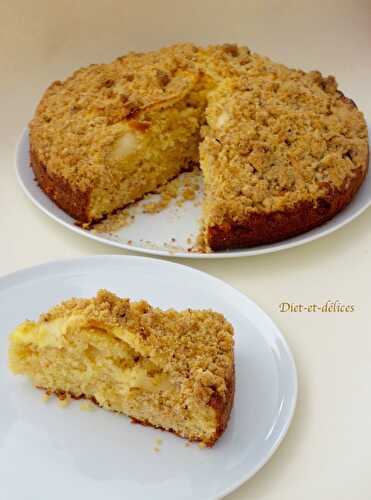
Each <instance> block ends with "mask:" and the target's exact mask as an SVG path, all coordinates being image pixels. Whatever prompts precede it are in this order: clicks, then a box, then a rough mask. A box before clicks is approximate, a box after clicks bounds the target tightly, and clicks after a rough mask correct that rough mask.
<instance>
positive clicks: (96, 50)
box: [0, 0, 371, 500]
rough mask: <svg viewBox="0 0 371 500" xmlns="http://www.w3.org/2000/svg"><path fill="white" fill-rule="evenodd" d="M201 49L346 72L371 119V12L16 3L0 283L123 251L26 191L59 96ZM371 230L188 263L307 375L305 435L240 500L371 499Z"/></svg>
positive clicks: (343, 7)
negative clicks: (338, 308)
mask: <svg viewBox="0 0 371 500" xmlns="http://www.w3.org/2000/svg"><path fill="white" fill-rule="evenodd" d="M188 40H189V41H194V42H196V43H211V42H225V41H236V42H239V43H243V44H246V45H249V46H250V47H251V48H252V49H253V50H255V51H257V52H262V53H266V54H267V55H270V56H271V57H272V58H273V59H276V60H278V61H281V62H284V63H286V64H288V65H291V66H301V67H303V68H304V69H319V70H321V71H322V72H324V73H330V74H334V75H336V77H337V79H338V82H339V84H340V87H341V89H342V90H343V91H344V93H345V94H347V95H349V96H350V97H352V98H353V99H354V100H355V101H356V102H357V104H358V106H359V107H360V109H362V110H363V111H364V113H365V114H366V116H367V117H368V118H369V119H370V118H371V55H370V54H371V2H370V0H363V1H360V0H353V1H349V0H346V1H345V0H340V1H337V2H336V1H329V0H321V1H312V2H304V1H294V0H287V1H280V0H269V1H260V2H259V1H256V2H253V1H243V0H241V1H236V0H228V1H222V0H214V1H212V0H209V1H202V0H187V1H184V2H178V1H176V0H173V1H170V0H168V1H164V0H157V1H150V0H147V1H144V0H133V1H128V0H126V1H124V0H122V1H114V0H105V1H103V0H101V1H99V0H90V1H88V0H84V1H80V2H78V1H73V0H69V1H67V0H61V1H58V2H57V1H53V0H34V1H33V2H29V1H27V0H23V1H22V0H2V1H1V3H0V103H1V108H0V132H1V135H0V137H1V143H0V214H1V215H0V218H1V236H0V275H3V274H6V273H9V272H12V271H15V270H17V269H20V268H23V267H26V266H32V265H34V264H38V263H42V262H45V261H48V260H53V259H59V258H68V257H76V256H82V255H92V254H104V253H105V254H110V253H120V252H119V251H118V250H117V249H113V248H109V247H106V246H103V245H101V244H99V243H95V242H93V241H89V240H87V239H83V238H82V237H80V236H78V235H76V234H72V233H71V232H69V231H68V230H66V229H64V228H63V227H61V226H59V225H58V224H56V223H54V222H52V221H51V220H49V219H48V218H47V217H46V216H45V215H43V214H42V213H41V212H40V211H39V210H38V209H36V208H35V207H34V206H33V205H32V204H31V203H30V202H29V201H28V200H27V199H26V197H25V195H24V194H23V193H22V192H21V190H20V188H19V187H18V186H17V184H16V179H15V175H14V165H13V162H14V149H15V144H16V141H17V139H18V136H19V134H20V132H21V130H22V128H23V127H24V126H25V125H26V124H27V122H28V121H29V119H30V118H31V116H32V113H33V110H34V107H35V104H36V103H37V101H38V99H39V97H40V96H41V93H42V92H43V90H44V89H45V88H46V86H47V85H48V84H49V83H50V82H51V81H52V80H57V79H62V78H64V77H65V76H67V75H68V74H69V73H70V72H71V71H73V70H74V69H75V68H77V67H79V66H82V65H85V64H89V63H92V62H101V61H109V60H111V59H113V58H114V57H115V56H118V55H120V54H122V53H124V52H125V51H127V50H146V49H152V48H155V47H159V46H162V45H166V44H169V43H173V42H175V41H188ZM370 225H371V210H368V211H366V212H365V213H364V214H363V215H362V216H360V217H359V218H358V219H357V220H356V221H354V222H353V223H351V224H350V225H349V226H347V227H345V228H344V229H342V230H340V231H338V232H336V233H334V234H332V235H330V236H328V237H326V238H324V239H322V240H319V241H315V242H313V243H310V244H308V245H306V246H303V247H299V248H295V249H292V250H287V251H284V252H282V253H278V254H273V255H263V256H259V257H250V258H245V259H243V258H241V259H233V260H218V261H213V262H212V261H210V262H208V261H199V262H197V261H190V260H189V261H186V260H183V261H180V262H182V263H184V264H187V265H192V266H194V267H196V268H198V269H202V270H203V271H205V272H208V273H210V274H212V275H214V276H217V277H219V278H221V279H223V280H225V281H226V282H228V283H229V284H231V285H232V286H234V287H236V288H237V289H239V290H241V291H242V292H244V293H246V294H248V295H249V296H250V297H251V298H252V299H254V300H255V301H256V302H257V303H258V304H259V305H260V306H262V307H263V308H264V309H265V310H266V311H267V312H268V313H269V314H270V315H271V316H272V318H273V319H274V320H275V321H276V322H277V324H278V325H279V327H280V328H281V329H282V331H283V333H284V335H285V337H286V339H287V341H288V342H289V344H290V346H291V348H292V351H293V353H294V356H295V358H296V362H297V366H298V373H299V401H298V407H297V412H296V415H295V417H294V421H293V424H292V427H291V429H290V430H289V433H288V435H287V437H286V439H285V440H284V442H283V444H282V445H281V446H280V448H279V450H278V451H277V453H276V454H275V455H274V457H273V458H272V459H271V460H270V462H269V463H268V464H267V465H266V466H265V467H264V468H263V469H262V470H261V471H260V472H259V473H258V474H257V475H256V476H255V477H254V478H253V479H251V480H250V481H249V482H248V483H246V484H245V485H243V486H242V487H241V488H240V489H239V490H237V491H236V492H235V493H233V494H231V495H230V496H229V497H228V498H230V499H231V500H242V499H244V500H252V499H254V500H257V499H259V500H260V499H264V500H276V499H277V500H278V499H279V500H282V499H285V500H297V499H300V500H313V499H316V500H349V499H352V500H369V499H370V498H371V474H370V467H371V465H370V464H371V445H370V442H371V430H370V415H371V390H370V386H371V319H370V316H371V293H370V278H371V260H370V247H371V231H370ZM121 253H124V252H121ZM329 299H331V300H335V299H338V300H340V301H341V302H343V303H344V304H353V305H354V308H355V311H354V312H353V313H281V312H280V311H279V304H280V303H281V302H283V301H287V302H295V303H302V304H311V303H317V304H321V303H324V302H326V301H327V300H329ZM3 334H5V333H4V332H3ZM1 362H5V360H1ZM20 474H21V472H20ZM2 500H7V499H2ZM40 500H44V499H40Z"/></svg>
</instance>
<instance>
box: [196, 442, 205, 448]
mask: <svg viewBox="0 0 371 500" xmlns="http://www.w3.org/2000/svg"><path fill="white" fill-rule="evenodd" d="M198 447H199V448H201V449H203V448H206V444H205V443H198Z"/></svg>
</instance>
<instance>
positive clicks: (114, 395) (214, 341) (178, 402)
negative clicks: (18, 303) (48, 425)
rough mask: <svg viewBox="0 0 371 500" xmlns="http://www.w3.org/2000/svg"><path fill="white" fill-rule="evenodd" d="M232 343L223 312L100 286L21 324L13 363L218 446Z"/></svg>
mask: <svg viewBox="0 0 371 500" xmlns="http://www.w3.org/2000/svg"><path fill="white" fill-rule="evenodd" d="M233 345H234V344H233V328H232V326H231V325H230V323H228V322H227V321H226V320H225V318H224V317H223V316H222V315H221V314H219V313H216V312H213V311H210V310H202V311H197V310H191V309H188V310H186V311H182V312H177V311H174V310H167V311H161V310H160V309H157V308H153V307H151V306H150V305H149V304H148V303H147V302H145V301H139V302H131V301H130V300H129V299H121V298H119V297H117V296H116V295H114V294H112V293H110V292H108V291H105V290H101V291H99V292H98V294H97V296H96V297H94V298H92V299H70V300H68V301H66V302H63V303H62V304H60V305H58V306H56V307H54V308H52V309H51V310H50V311H49V312H48V313H46V314H44V315H42V316H41V317H40V319H39V321H38V322H33V321H25V322H23V323H22V324H20V325H19V326H18V327H17V328H16V329H15V330H14V332H13V333H12V334H11V338H10V349H9V365H10V368H11V370H12V371H13V372H14V373H15V374H22V375H27V376H28V377H30V379H31V381H32V383H33V384H34V385H35V386H37V387H39V388H43V389H45V390H46V391H47V392H48V393H55V394H57V395H58V396H63V397H64V396H65V395H69V396H71V397H73V398H82V397H84V398H88V399H91V400H93V401H95V402H96V403H97V404H98V405H100V406H101V407H103V408H107V409H110V410H114V411H117V412H120V413H124V414H126V415H128V416H130V417H132V418H133V419H134V420H135V421H138V422H140V423H143V424H149V425H152V426H154V427H159V428H162V429H166V430H169V431H172V432H174V433H176V434H178V435H179V436H182V437H185V438H187V439H189V440H192V441H200V442H202V443H204V444H206V445H207V446H212V445H213V444H214V443H215V441H216V440H217V439H218V438H219V437H220V435H221V434H222V433H223V431H224V429H225V428H226V425H227V421H228V418H229V415H230V411H231V408H232V404H233V396H234V356H233Z"/></svg>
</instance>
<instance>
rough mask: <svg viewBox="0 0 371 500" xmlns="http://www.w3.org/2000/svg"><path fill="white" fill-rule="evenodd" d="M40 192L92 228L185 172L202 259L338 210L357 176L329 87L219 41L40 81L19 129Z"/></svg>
mask: <svg viewBox="0 0 371 500" xmlns="http://www.w3.org/2000/svg"><path fill="white" fill-rule="evenodd" d="M30 157H31V166H32V168H33V170H34V172H35V176H36V179H37V181H38V183H39V185H40V186H41V188H42V189H43V190H44V191H45V192H46V193H47V194H48V196H49V197H50V198H51V199H53V200H54V201H55V202H56V203H57V204H58V205H59V206H60V207H61V208H62V209H63V210H65V211H66V212H67V213H68V214H70V215H71V216H72V217H74V218H75V219H76V220H77V221H79V222H80V223H86V224H90V223H92V222H94V221H97V220H101V219H102V218H104V217H105V216H106V215H108V214H111V213H112V212H114V211H115V210H117V209H118V208H120V207H123V206H126V205H128V204H130V203H133V202H134V201H136V200H139V199H141V198H142V197H143V196H144V195H145V194H146V193H149V192H152V191H154V190H155V189H156V188H157V187H158V186H161V185H163V184H164V183H166V182H168V181H169V180H170V179H172V178H174V177H176V176H177V175H179V174H180V173H181V172H182V171H183V170H187V169H189V168H191V167H192V166H193V165H199V166H200V168H201V171H202V174H203V176H204V180H205V194H204V202H203V217H202V227H201V230H200V235H201V240H202V242H203V247H204V249H205V250H206V251H213V250H224V249H230V248H237V247H245V246H246V247H247V246H253V245H259V244H265V243H273V242H276V241H279V240H282V239H284V238H288V237H291V236H294V235H297V234H300V233H302V232H304V231H307V230H309V229H312V228H314V227H316V226H318V225H320V224H322V223H324V222H325V221H327V220H328V219H330V218H331V217H333V216H334V215H335V214H336V213H338V212H339V211H340V210H341V209H342V208H343V207H344V206H345V205H347V204H348V203H349V202H350V201H351V199H352V198H353V196H354V195H355V193H356V191H357V190H358V188H359V187H360V185H361V183H362V181H363V179H364V177H365V175H366V173H367V168H368V135H367V126H366V122H365V119H364V117H363V115H362V113H361V112H360V111H359V110H358V109H357V107H356V105H355V104H354V102H353V101H351V100H350V99H349V98H347V97H345V96H344V95H343V94H342V93H341V92H340V91H339V90H338V88H337V83H336V80H335V79H334V77H331V76H329V77H327V78H325V77H323V76H322V75H321V74H320V73H319V72H317V71H311V72H307V73H306V72H304V71H301V70H294V69H289V68H287V67H286V66H284V65H281V64H277V63H274V62H272V61H271V60H270V59H268V58H266V57H263V56H260V55H258V54H255V53H252V52H251V51H250V50H249V49H248V48H246V47H239V46H237V45H232V44H225V45H221V46H210V47H207V48H200V47H196V46H194V45H192V44H179V45H175V46H172V47H168V48H165V49H161V50H158V51H153V52H148V53H129V54H127V55H125V56H122V57H119V58H118V59H116V60H115V61H113V62H112V63H109V64H96V65H92V66H89V67H87V68H83V69H80V70H78V71H77V72H75V73H74V74H73V75H72V76H71V77H70V78H67V79H66V80H65V81H64V82H59V81H58V82H54V83H53V84H52V85H51V86H50V87H49V88H48V90H47V91H46V93H45V94H44V96H43V98H42V99H41V102H40V103H39V105H38V107H37V110H36V113H35V116H34V118H33V120H32V121H31V124H30Z"/></svg>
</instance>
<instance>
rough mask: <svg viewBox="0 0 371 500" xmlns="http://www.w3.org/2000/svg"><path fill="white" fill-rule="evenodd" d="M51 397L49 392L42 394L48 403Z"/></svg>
mask: <svg viewBox="0 0 371 500" xmlns="http://www.w3.org/2000/svg"><path fill="white" fill-rule="evenodd" d="M49 399H50V394H48V393H47V392H44V394H43V395H42V400H43V402H44V403H47V402H48V401H49Z"/></svg>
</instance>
